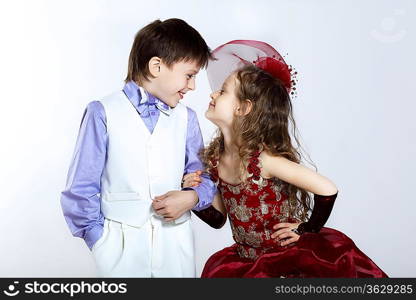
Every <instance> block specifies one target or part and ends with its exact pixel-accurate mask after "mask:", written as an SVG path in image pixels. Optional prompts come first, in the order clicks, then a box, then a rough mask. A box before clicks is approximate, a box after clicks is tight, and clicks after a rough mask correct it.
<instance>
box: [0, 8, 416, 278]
mask: <svg viewBox="0 0 416 300" xmlns="http://www.w3.org/2000/svg"><path fill="white" fill-rule="evenodd" d="M151 2H152V3H151ZM415 9H416V3H415V1H411V0H409V1H405V0H397V1H393V0H391V1H387V0H386V1H381V0H377V1H376V0H374V1H358V0H356V1H351V0H348V1H347V0H345V1H341V0H339V1H335V0H315V1H311V0H279V1H265V0H263V1H261V0H256V1H241V0H238V1H191V0H189V1H138V0H136V1H115V0H114V1H98V0H97V1H92V0H91V1H79V0H76V1H29V0H28V1H2V2H1V3H0V41H1V44H0V51H1V52H0V53H1V55H0V83H1V89H0V101H1V110H0V131H1V139H2V143H1V145H2V146H1V147H0V159H1V161H0V183H1V190H2V196H1V198H0V277H89V276H95V273H94V272H95V271H94V264H93V261H92V258H91V256H90V254H89V250H88V248H87V247H86V245H85V244H84V242H83V241H82V240H81V239H78V238H74V237H72V236H71V234H70V232H69V230H68V228H67V226H66V223H65V221H64V218H63V216H62V211H61V207H60V203H59V199H60V192H61V191H62V190H63V188H64V186H65V181H66V175H67V171H68V167H69V164H70V159H71V156H72V151H73V149H74V146H75V140H76V136H77V133H78V128H79V124H80V121H81V116H82V113H83V111H84V109H85V107H86V105H87V103H88V102H90V101H92V100H97V99H99V98H100V97H102V96H104V95H106V94H108V93H110V92H112V91H115V90H118V89H121V88H122V86H123V79H124V77H125V74H126V69H127V59H128V55H129V51H130V47H131V45H132V42H133V38H134V35H135V33H136V32H137V31H138V30H139V29H140V28H141V27H143V26H144V25H146V24H148V23H149V22H151V21H153V20H154V19H157V18H160V19H162V20H164V19H167V18H171V17H178V18H182V19H184V20H185V21H187V22H188V23H189V24H190V25H192V26H194V27H195V28H196V29H197V30H198V31H199V32H200V33H201V34H202V36H203V37H204V38H205V39H206V41H207V43H208V44H209V45H210V47H211V48H215V47H216V46H218V45H220V44H222V43H225V42H227V41H230V40H233V39H255V40H262V41H265V42H268V43H269V44H271V45H273V46H274V47H275V48H276V49H277V50H278V51H280V52H281V53H282V54H285V55H286V53H287V54H288V55H286V59H287V62H288V63H289V64H292V65H293V66H294V67H295V68H296V69H297V71H298V73H299V76H298V78H299V84H298V90H299V93H298V97H297V98H296V99H295V100H294V102H293V103H294V107H295V118H296V119H297V122H298V126H299V131H300V133H301V136H302V141H303V145H304V146H305V148H306V150H307V152H308V153H309V154H310V156H311V158H312V159H313V161H314V162H315V164H316V165H317V166H318V171H319V172H320V173H322V174H323V175H325V176H327V177H329V178H331V179H332V180H333V181H334V182H335V183H336V184H337V186H338V188H339V190H340V193H339V197H338V199H337V202H336V204H335V207H334V211H333V213H332V215H331V217H330V220H329V222H328V224H327V226H329V227H333V228H336V229H338V230H341V231H343V232H344V233H346V234H347V235H349V236H350V237H351V238H352V239H353V240H354V241H355V242H356V244H357V246H358V247H359V248H360V249H361V250H363V251H364V252H365V253H366V254H367V255H368V256H369V257H370V258H372V259H373V260H374V261H375V262H376V263H377V264H378V265H379V266H380V267H381V268H382V269H383V270H384V271H385V272H386V273H387V274H388V275H390V276H391V277H415V276H416V260H415V259H414V254H415V250H414V249H415V247H416V241H415V239H414V233H415V229H416V228H415V222H414V219H413V218H414V216H415V213H414V212H415V209H416V204H415V203H416V202H415V200H416V199H415V194H414V190H413V188H412V187H414V184H415V183H414V180H415V175H414V171H415V169H416V163H415V160H414V156H415V153H416V143H415V140H414V137H415V134H414V132H415V129H416V122H415V116H414V113H415V110H416V104H415V99H414V83H413V82H412V81H413V80H414V78H415V72H414V70H415V68H416V60H415V58H414V54H415V53H416V47H415V42H416V38H415V29H416V21H415V16H416V15H415ZM412 92H413V93H412ZM209 93H210V90H209V86H208V83H207V78H206V74H205V71H201V72H200V75H198V77H197V90H196V91H194V92H192V93H189V94H188V95H187V97H186V99H184V103H185V104H187V105H189V106H190V107H191V108H193V109H194V110H195V111H196V112H197V114H198V117H199V121H200V125H201V128H202V131H203V135H204V140H205V143H208V142H209V140H210V138H211V136H212V133H213V131H214V126H213V125H212V124H211V123H209V122H208V121H207V120H205V118H204V112H205V110H206V108H207V105H208V101H209V97H208V95H209ZM194 229H195V231H196V232H198V234H197V235H196V240H195V247H196V251H197V262H196V263H197V271H198V275H199V274H200V272H201V270H202V267H203V264H204V262H205V261H206V260H207V258H208V257H209V256H210V255H211V254H212V253H214V252H215V251H217V250H219V249H222V248H223V247H225V246H228V245H230V244H231V243H232V239H231V232H230V229H229V225H228V224H226V226H225V228H223V229H221V230H214V229H211V228H209V227H208V226H206V225H204V224H203V223H201V222H200V221H199V220H194ZM412 236H413V238H412Z"/></svg>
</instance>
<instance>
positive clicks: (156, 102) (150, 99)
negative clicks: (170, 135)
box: [139, 93, 170, 116]
mask: <svg viewBox="0 0 416 300" xmlns="http://www.w3.org/2000/svg"><path fill="white" fill-rule="evenodd" d="M146 94H147V101H146V102H145V103H140V104H139V107H143V106H145V107H147V108H149V107H150V106H156V107H157V109H159V110H160V111H161V112H163V113H164V114H166V115H168V116H169V115H170V109H169V105H167V104H166V103H165V102H163V101H162V100H160V99H158V98H156V97H155V96H153V95H152V94H150V93H146Z"/></svg>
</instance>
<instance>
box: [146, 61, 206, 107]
mask: <svg viewBox="0 0 416 300" xmlns="http://www.w3.org/2000/svg"><path fill="white" fill-rule="evenodd" d="M199 69H200V67H199V66H198V64H197V63H196V62H193V61H187V62H186V61H180V62H176V63H174V64H173V65H172V66H171V67H170V68H169V67H168V66H167V65H165V64H164V63H163V62H161V63H160V72H159V74H158V76H157V78H155V79H153V80H152V85H153V90H154V93H153V94H154V95H155V96H156V97H158V98H159V99H160V100H162V101H163V102H165V103H166V104H167V105H169V106H170V107H176V105H177V104H178V102H179V100H181V99H183V97H184V95H185V94H186V93H187V92H188V91H190V90H194V89H195V76H196V74H197V73H198V71H199Z"/></svg>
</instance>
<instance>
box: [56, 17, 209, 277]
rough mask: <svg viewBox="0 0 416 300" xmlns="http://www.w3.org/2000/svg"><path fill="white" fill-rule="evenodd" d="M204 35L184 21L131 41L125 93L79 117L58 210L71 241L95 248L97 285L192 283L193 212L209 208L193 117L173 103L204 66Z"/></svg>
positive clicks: (150, 28) (155, 25)
mask: <svg viewBox="0 0 416 300" xmlns="http://www.w3.org/2000/svg"><path fill="white" fill-rule="evenodd" d="M210 57H211V56H210V50H209V48H208V46H207V44H206V43H205V41H204V39H203V38H202V37H201V35H200V34H199V33H198V32H197V31H196V30H195V29H194V28H192V27H191V26H190V25H188V24H187V23H186V22H184V21H183V20H180V19H168V20H165V21H163V22H162V21H160V20H156V21H154V22H152V23H150V24H149V25H147V26H145V27H144V28H142V29H141V30H140V31H139V32H138V33H137V35H136V37H135V40H134V43H133V47H132V49H131V52H130V57H129V63H128V74H127V78H126V80H125V82H126V85H125V86H124V88H123V90H122V91H117V92H115V93H113V94H111V95H109V96H107V97H104V98H103V99H101V100H99V101H93V102H91V103H89V104H88V106H87V109H86V111H85V113H84V116H83V119H82V123H81V127H80V131H79V136H78V140H77V144H76V148H75V153H74V157H73V161H72V164H71V166H70V169H69V173H68V180H67V185H66V188H65V190H64V191H63V192H62V196H61V205H62V209H63V212H64V216H65V219H66V222H67V223H68V226H69V228H70V230H71V232H72V234H73V235H74V236H77V237H81V238H83V239H84V240H85V242H86V244H87V245H88V247H89V248H90V249H91V250H92V254H93V257H94V259H95V262H96V265H97V271H98V275H99V276H102V277H195V262H194V249H193V234H192V228H191V224H190V215H191V214H190V210H191V209H194V210H196V211H199V210H203V209H205V208H207V207H209V206H210V205H211V202H212V199H213V197H214V194H215V191H216V187H215V185H214V183H213V182H212V181H211V180H210V178H209V177H208V176H206V175H204V174H202V175H201V177H202V182H201V184H200V185H199V186H198V187H194V188H190V189H189V188H187V189H183V190H181V180H182V176H183V175H184V174H185V173H192V172H195V171H196V170H201V169H202V168H203V166H202V163H201V161H200V159H199V158H198V152H199V150H200V149H201V148H202V147H203V141H202V135H201V131H200V128H199V123H198V120H197V116H196V114H195V112H194V111H193V110H191V109H190V108H188V107H186V106H185V105H183V104H181V103H179V100H180V99H182V98H183V97H184V95H185V94H186V93H187V92H188V91H191V90H194V89H195V76H196V74H197V73H198V71H199V70H200V69H201V68H202V67H205V66H206V64H207V62H208V60H209V59H210Z"/></svg>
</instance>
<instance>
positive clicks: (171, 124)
mask: <svg viewBox="0 0 416 300" xmlns="http://www.w3.org/2000/svg"><path fill="white" fill-rule="evenodd" d="M100 102H101V103H102V104H103V106H104V109H105V114H106V118H107V133H108V148H107V161H106V165H105V167H104V171H103V174H102V176H101V211H102V213H103V214H104V216H105V217H106V218H108V219H111V220H115V221H118V222H121V223H125V224H128V225H131V226H139V227H140V226H142V225H143V224H144V223H145V222H146V221H147V220H148V219H149V218H150V217H151V216H152V215H154V214H155V212H154V210H153V208H152V206H151V204H152V199H153V198H154V197H155V196H159V195H162V194H165V193H166V192H168V191H173V190H181V180H182V176H183V172H184V167H185V148H186V133H187V123H188V111H187V108H186V106H185V105H183V104H181V103H179V104H178V105H177V106H176V107H175V108H174V109H172V110H171V112H170V115H169V116H167V115H165V114H164V113H162V112H161V113H160V115H159V119H158V121H157V124H156V127H155V129H154V131H153V134H151V133H150V132H149V130H148V129H147V127H146V125H145V124H144V122H143V120H142V119H141V117H140V115H139V113H138V112H137V110H136V109H135V107H134V106H133V104H132V103H131V102H130V101H129V100H128V98H127V97H126V95H125V94H124V93H123V92H122V91H119V92H116V93H114V94H112V95H110V96H107V97H105V98H104V99H102V100H100ZM190 216H191V214H190V212H189V211H188V212H186V213H185V214H183V215H182V217H180V218H179V219H177V220H176V221H175V223H181V222H184V221H186V220H189V219H190Z"/></svg>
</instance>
